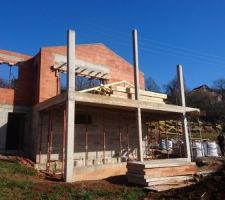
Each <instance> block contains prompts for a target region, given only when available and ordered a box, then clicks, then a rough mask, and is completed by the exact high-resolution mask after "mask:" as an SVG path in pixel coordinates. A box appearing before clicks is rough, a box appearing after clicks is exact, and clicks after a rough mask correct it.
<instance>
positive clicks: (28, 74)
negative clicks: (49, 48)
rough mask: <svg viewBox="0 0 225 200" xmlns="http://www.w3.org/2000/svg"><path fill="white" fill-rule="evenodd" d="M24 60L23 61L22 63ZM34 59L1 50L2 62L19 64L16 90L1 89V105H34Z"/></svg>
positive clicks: (0, 57) (0, 58) (0, 59)
mask: <svg viewBox="0 0 225 200" xmlns="http://www.w3.org/2000/svg"><path fill="white" fill-rule="evenodd" d="M21 60H22V61H21ZM34 60H35V57H34V58H31V57H30V56H27V55H24V54H20V53H15V52H10V51H6V50H0V61H3V62H4V63H14V64H17V63H18V62H19V63H18V81H17V85H16V88H15V89H7V88H0V103H2V104H11V105H12V104H14V105H21V106H31V105H32V104H33V99H32V98H33V87H34V85H33V80H34V79H35V76H36V74H35V73H33V72H34Z"/></svg>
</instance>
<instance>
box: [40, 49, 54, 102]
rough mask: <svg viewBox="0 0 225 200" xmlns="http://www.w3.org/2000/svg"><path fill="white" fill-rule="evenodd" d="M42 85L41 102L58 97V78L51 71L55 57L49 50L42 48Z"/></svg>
mask: <svg viewBox="0 0 225 200" xmlns="http://www.w3.org/2000/svg"><path fill="white" fill-rule="evenodd" d="M40 56H41V60H40V77H39V78H40V84H39V101H38V102H42V101H44V100H47V99H49V98H51V97H54V96H56V95H57V82H58V80H57V77H56V76H55V72H53V71H52V70H51V67H52V66H53V65H54V57H53V54H52V52H51V51H49V49H47V48H42V49H41V52H40Z"/></svg>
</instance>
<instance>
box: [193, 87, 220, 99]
mask: <svg viewBox="0 0 225 200" xmlns="http://www.w3.org/2000/svg"><path fill="white" fill-rule="evenodd" d="M196 92H205V93H208V94H209V95H210V96H211V97H212V102H214V103H217V102H221V101H222V95H221V94H220V93H219V92H218V91H217V90H215V89H212V88H210V87H209V86H208V85H206V84H204V85H200V86H199V87H196V88H194V89H193V90H192V91H191V92H190V93H196Z"/></svg>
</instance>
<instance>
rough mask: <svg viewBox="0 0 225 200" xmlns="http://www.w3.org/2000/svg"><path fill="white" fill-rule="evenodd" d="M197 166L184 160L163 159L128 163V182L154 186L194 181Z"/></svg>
mask: <svg viewBox="0 0 225 200" xmlns="http://www.w3.org/2000/svg"><path fill="white" fill-rule="evenodd" d="M196 172H197V169H196V165H195V163H193V162H188V161H186V160H184V159H161V160H152V161H144V162H128V163H127V174H126V176H127V180H128V182H130V183H134V184H138V185H143V186H154V185H161V184H176V183H179V182H184V181H187V180H191V179H193V175H194V174H196Z"/></svg>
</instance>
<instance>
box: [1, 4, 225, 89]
mask: <svg viewBox="0 0 225 200" xmlns="http://www.w3.org/2000/svg"><path fill="white" fill-rule="evenodd" d="M224 10H225V1H222V0H221V1H219V0H214V1H211V0H198V1H196V0H186V1H185V0H154V1H153V0H139V1H138V0H64V1H59V0H48V1H47V0H45V1H44V0H38V1H31V0H29V1H28V0H27V1H25V0H20V1H16V0H14V1H12V0H8V1H3V2H1V12H0V30H1V32H0V49H6V50H12V51H16V52H22V53H26V54H28V55H35V54H36V53H37V52H38V51H39V48H40V47H42V46H54V45H64V44H66V30H67V29H69V28H71V29H75V30H76V35H77V37H76V42H77V43H79V44H82V43H98V42H101V43H104V44H106V45H107V46H108V47H110V48H111V49H112V50H114V51H115V52H116V53H118V54H119V55H121V56H122V57H124V58H125V59H126V60H128V61H129V62H131V63H132V43H131V41H132V38H131V30H132V28H137V30H138V39H139V63H140V68H141V70H142V71H143V72H144V74H145V76H146V77H148V76H151V77H152V78H153V79H154V80H155V81H156V82H157V83H158V84H159V85H160V86H161V85H163V84H165V83H167V82H168V81H170V80H171V79H173V77H174V76H175V74H176V65H177V64H182V65H183V67H184V74H185V79H186V85H187V86H188V87H189V88H190V89H191V88H193V87H196V86H199V85H201V84H208V85H212V82H213V81H214V80H216V79H218V78H223V77H224V78H225V12H224ZM124 73H126V72H124Z"/></svg>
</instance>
